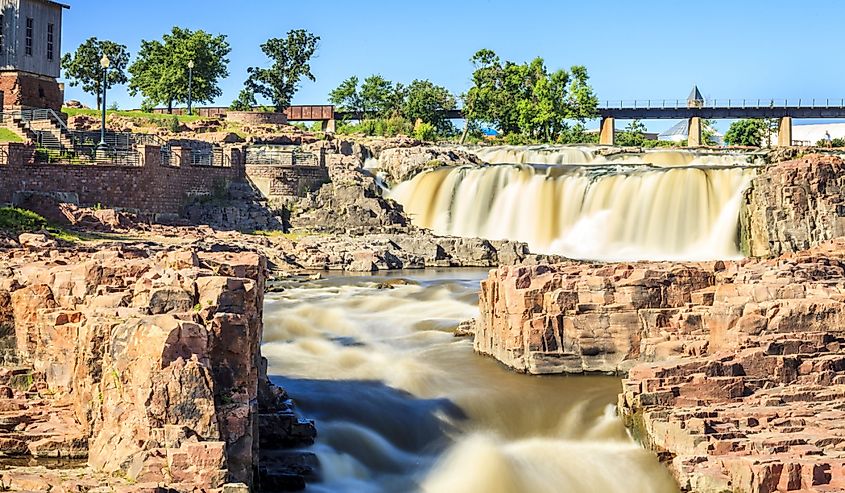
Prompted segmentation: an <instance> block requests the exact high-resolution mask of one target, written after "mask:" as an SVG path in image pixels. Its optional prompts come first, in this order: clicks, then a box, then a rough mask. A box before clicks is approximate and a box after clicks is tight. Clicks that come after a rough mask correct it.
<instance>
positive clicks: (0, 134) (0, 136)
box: [0, 127, 23, 142]
mask: <svg viewBox="0 0 845 493" xmlns="http://www.w3.org/2000/svg"><path fill="white" fill-rule="evenodd" d="M0 142H23V139H22V138H21V136H20V135H18V134H16V133H15V132H12V131H11V130H9V129H8V128H3V127H0Z"/></svg>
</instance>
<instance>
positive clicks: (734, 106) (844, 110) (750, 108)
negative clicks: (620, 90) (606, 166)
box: [598, 99, 845, 120]
mask: <svg viewBox="0 0 845 493" xmlns="http://www.w3.org/2000/svg"><path fill="white" fill-rule="evenodd" d="M598 113H599V115H600V116H601V117H602V118H618V119H623V120H628V119H642V120H652V119H672V120H678V119H681V118H692V117H701V118H714V119H719V118H728V119H735V118H782V117H786V116H789V117H792V118H845V99H805V100H802V99H792V100H787V99H754V100H750V99H726V100H706V101H699V102H698V104H695V103H693V104H692V105H691V104H690V102H689V101H685V100H679V99H676V100H661V101H656V100H638V101H633V102H632V101H618V102H617V101H607V102H605V103H604V104H603V105H601V106H600V107H599V108H598Z"/></svg>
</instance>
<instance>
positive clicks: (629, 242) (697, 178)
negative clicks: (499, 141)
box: [388, 148, 756, 260]
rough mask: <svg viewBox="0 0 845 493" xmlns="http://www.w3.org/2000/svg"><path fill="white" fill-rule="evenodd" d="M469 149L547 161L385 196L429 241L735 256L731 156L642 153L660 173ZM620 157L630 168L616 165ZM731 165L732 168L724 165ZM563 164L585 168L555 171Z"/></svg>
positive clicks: (575, 153) (582, 154) (744, 173)
mask: <svg viewBox="0 0 845 493" xmlns="http://www.w3.org/2000/svg"><path fill="white" fill-rule="evenodd" d="M476 152H478V153H479V155H480V156H481V157H482V158H483V159H487V160H493V161H496V160H497V159H506V160H514V161H518V162H525V161H543V162H545V163H553V164H551V165H549V164H541V165H537V164H534V165H525V164H521V165H494V166H488V167H458V168H440V169H437V170H434V171H431V172H424V173H421V174H419V175H417V176H416V177H414V178H413V179H412V180H410V181H408V182H404V183H401V184H399V185H397V186H396V187H394V188H393V189H392V190H391V191H390V192H388V194H389V196H390V197H391V198H393V199H394V200H396V201H398V202H399V203H401V204H402V205H403V206H404V208H405V211H406V212H407V213H408V214H409V215H410V216H411V218H412V220H413V221H414V223H415V224H416V225H418V226H421V227H425V228H429V229H432V230H433V231H434V232H435V233H437V234H442V235H452V236H465V237H480V238H486V239H491V240H502V239H508V240H518V241H524V242H527V243H528V244H529V246H530V248H531V249H532V251H534V252H538V253H554V254H560V255H564V256H567V257H571V258H582V259H597V260H709V259H729V258H736V257H738V256H740V253H739V250H738V245H737V243H738V242H737V229H738V224H737V223H738V216H739V207H740V202H741V198H742V192H743V190H744V189H745V188H746V187H747V185H748V183H749V182H750V180H751V178H752V177H753V176H754V175H755V174H756V170H755V169H754V168H752V167H749V166H748V164H747V162H746V163H737V157H736V156H733V157H730V156H728V157H725V156H708V157H706V158H701V157H698V158H696V157H695V155H694V154H692V153H689V152H677V151H672V152H670V151H664V152H661V153H649V154H648V156H647V157H649V158H650V159H654V160H655V161H660V162H663V163H668V164H666V165H665V166H666V167H660V166H656V165H654V164H651V163H649V164H643V163H642V159H644V155H642V154H640V155H637V156H639V157H626V158H624V159H623V158H617V159H616V161H617V162H618V163H620V164H610V163H609V162H608V161H607V159H605V158H603V157H601V158H600V159H599V157H596V156H591V155H588V154H587V151H585V150H583V149H578V148H568V149H567V150H566V152H562V151H556V152H550V151H548V150H544V149H542V148H541V149H528V150H525V151H524V154H518V153H517V152H516V151H515V150H514V149H513V148H504V149H502V148H499V149H495V148H494V149H493V150H485V151H483V152H482V151H476ZM590 152H593V151H590ZM541 158H542V159H541ZM629 159H631V160H634V159H639V160H640V163H639V164H630V163H624V162H625V161H626V160H629ZM731 159H732V160H733V166H725V163H726V162H729V161H730V160H731ZM573 160H574V161H578V160H581V162H584V161H587V162H588V164H586V165H571V164H560V163H566V162H571V161H573ZM623 163H624V164H623ZM737 164H745V165H744V166H738V165H737Z"/></svg>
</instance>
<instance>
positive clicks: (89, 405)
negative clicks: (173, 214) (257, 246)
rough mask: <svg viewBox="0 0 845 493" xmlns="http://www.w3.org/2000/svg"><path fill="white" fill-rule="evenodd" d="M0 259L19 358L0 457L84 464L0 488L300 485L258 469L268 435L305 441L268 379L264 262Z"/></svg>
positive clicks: (23, 254) (10, 379) (25, 253)
mask: <svg viewBox="0 0 845 493" xmlns="http://www.w3.org/2000/svg"><path fill="white" fill-rule="evenodd" d="M0 255H2V257H0V260H2V263H3V265H4V266H5V268H4V269H3V270H2V272H3V278H2V279H0V298H3V297H8V299H9V300H10V306H11V308H12V310H11V314H10V313H8V311H3V312H0V317H2V319H3V320H2V323H3V324H5V325H13V326H14V334H15V339H16V344H15V346H16V349H17V351H16V356H17V364H16V365H15V366H8V365H7V366H6V367H4V368H2V369H0V393H2V394H3V397H4V399H2V400H0V444H2V447H0V450H2V453H0V456H2V457H6V458H28V457H31V458H35V459H43V458H58V459H63V460H69V459H86V460H87V466H85V467H82V466H80V467H76V468H71V469H61V470H52V471H47V470H37V471H36V472H32V471H28V470H26V469H13V470H11V471H7V472H5V473H3V475H2V476H3V477H2V482H3V484H4V485H5V486H7V487H10V488H12V489H13V490H14V489H18V490H21V489H22V490H35V491H38V490H41V487H42V486H44V485H43V484H42V483H46V484H47V485H48V488H44V489H43V491H46V490H47V489H49V486H53V487H58V486H61V487H64V488H66V489H67V488H70V489H68V491H70V490H73V488H77V489H78V488H83V489H87V488H88V487H90V486H91V485H92V484H94V485H105V484H113V485H120V484H123V485H124V486H126V485H131V488H132V489H137V490H138V491H151V490H155V491H158V490H156V489H155V488H161V487H164V486H166V487H167V488H169V489H168V491H212V490H215V489H217V488H221V487H222V486H223V485H224V484H225V483H243V484H246V485H249V484H254V479H255V476H254V472H255V471H263V472H264V474H263V475H260V476H259V478H258V480H259V481H263V482H265V483H266V484H267V485H270V486H279V485H280V484H283V483H291V482H294V483H296V482H297V479H296V478H293V477H291V476H290V475H289V474H287V473H286V472H278V471H273V470H268V469H267V468H266V467H264V468H263V469H262V467H260V466H262V464H260V463H259V461H260V454H261V449H260V444H261V443H263V442H262V441H261V440H259V438H260V436H261V434H262V433H263V432H266V433H268V434H271V435H273V436H278V435H279V434H285V433H287V435H289V438H291V441H296V440H297V439H301V440H303V441H305V442H307V441H308V440H311V439H313V425H312V424H310V423H307V422H300V421H299V420H298V419H297V418H296V417H295V416H294V414H293V412H292V411H291V410H290V408H289V406H288V405H287V403H286V396H285V395H284V392H283V391H282V390H281V389H278V388H275V387H273V386H272V385H271V384H270V383H269V381H268V380H267V377H266V374H265V370H264V368H265V365H264V363H263V361H262V358H261V355H260V351H259V344H260V342H261V335H262V310H263V292H264V283H265V280H266V263H265V260H264V257H263V256H261V255H258V254H255V253H240V254H230V253H210V252H200V251H195V250H171V251H165V252H160V253H151V252H150V251H148V250H144V249H131V248H121V247H115V248H112V249H103V250H100V251H84V250H81V249H76V250H70V251H62V250H57V249H54V248H50V249H47V248H38V247H34V248H30V249H29V250H10V251H5V252H2V253H0ZM0 460H2V459H0ZM33 477H37V478H41V479H42V483H38V484H33V483H31V481H32V479H33ZM299 481H300V482H301V478H300V479H299ZM256 484H257V483H256ZM86 485H87V486H86ZM51 491H53V490H51ZM73 491H76V490H73Z"/></svg>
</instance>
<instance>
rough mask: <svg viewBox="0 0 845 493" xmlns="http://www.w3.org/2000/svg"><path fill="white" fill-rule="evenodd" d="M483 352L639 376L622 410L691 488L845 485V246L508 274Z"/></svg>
mask: <svg viewBox="0 0 845 493" xmlns="http://www.w3.org/2000/svg"><path fill="white" fill-rule="evenodd" d="M480 306H481V317H480V318H479V319H478V321H477V323H476V327H475V332H476V334H475V347H476V349H477V350H478V351H481V352H483V353H487V354H491V355H493V356H495V357H496V358H498V359H500V360H501V361H503V362H504V363H505V364H508V365H509V366H512V367H514V368H516V369H518V370H520V371H526V372H531V373H581V372H586V371H598V372H619V373H625V372H626V371H627V375H628V378H627V380H625V382H624V392H623V394H622V395H621V396H620V410H621V412H622V414H623V416H625V418H626V419H627V420H628V423H629V425H630V426H631V427H632V428H633V429H634V431H635V434H636V435H637V436H638V437H640V438H641V440H642V441H643V442H644V443H645V444H647V445H648V446H649V447H650V448H652V449H653V450H655V451H656V452H657V453H658V454H659V456H660V457H661V458H662V459H663V460H664V461H666V463H667V465H668V466H669V468H670V470H671V471H672V472H673V474H674V475H675V476H676V478H677V479H678V481H679V483H680V485H681V486H682V488H683V489H684V490H689V491H695V492H714V493H715V492H722V491H737V492H745V493H773V492H776V491H783V492H786V491H798V490H800V491H808V492H809V491H817V492H828V491H841V490H842V488H845V455H843V453H842V450H843V446H845V429H843V428H842V426H841V424H840V423H841V422H842V421H843V419H845V411H843V410H842V406H841V402H842V399H843V398H845V345H843V343H845V329H843V327H845V240H843V239H839V240H835V241H832V242H822V243H821V244H820V245H819V246H817V247H815V248H813V249H810V250H808V251H804V252H800V253H798V254H786V255H783V256H781V257H779V258H776V259H771V260H743V261H736V262H709V263H688V264H687V263H635V264H579V263H575V262H564V263H557V264H550V265H543V264H541V265H536V266H526V265H518V266H514V267H502V268H499V269H498V270H496V271H493V272H492V273H491V276H490V278H489V279H488V280H487V281H485V282H483V284H482V291H481V296H480Z"/></svg>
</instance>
